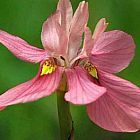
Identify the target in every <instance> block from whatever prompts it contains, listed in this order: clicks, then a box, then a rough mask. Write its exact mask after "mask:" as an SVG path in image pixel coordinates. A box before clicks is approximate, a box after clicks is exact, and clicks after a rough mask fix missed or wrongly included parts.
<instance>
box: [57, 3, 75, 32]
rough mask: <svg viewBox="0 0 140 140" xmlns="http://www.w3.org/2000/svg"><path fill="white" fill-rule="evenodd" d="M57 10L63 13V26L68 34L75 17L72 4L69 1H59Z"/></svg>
mask: <svg viewBox="0 0 140 140" xmlns="http://www.w3.org/2000/svg"><path fill="white" fill-rule="evenodd" d="M57 10H58V11H60V13H61V25H62V27H63V29H64V30H66V31H67V33H68V32H69V28H70V23H71V20H72V15H73V10H72V6H71V2H70V1H69V0H59V2H58V6H57Z"/></svg>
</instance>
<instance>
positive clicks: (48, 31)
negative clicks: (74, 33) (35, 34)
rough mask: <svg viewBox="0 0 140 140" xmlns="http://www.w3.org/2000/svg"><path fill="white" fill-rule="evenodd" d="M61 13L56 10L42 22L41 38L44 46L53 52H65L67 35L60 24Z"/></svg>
mask: <svg viewBox="0 0 140 140" xmlns="http://www.w3.org/2000/svg"><path fill="white" fill-rule="evenodd" d="M60 21H61V15H60V12H59V11H57V12H56V13H54V14H53V15H52V16H50V17H49V18H48V19H47V20H46V21H45V22H44V24H43V27H42V33H41V40H42V43H43V46H44V48H45V49H46V50H47V51H49V52H51V53H55V54H62V55H63V54H65V53H66V49H67V36H66V33H65V31H64V30H63V29H62V27H61V26H60Z"/></svg>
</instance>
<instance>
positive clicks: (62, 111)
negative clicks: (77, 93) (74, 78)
mask: <svg viewBox="0 0 140 140" xmlns="http://www.w3.org/2000/svg"><path fill="white" fill-rule="evenodd" d="M66 88H67V87H66V78H65V75H63V77H62V80H61V83H60V87H59V89H58V90H57V107H58V117H59V124H60V136H61V140H74V135H73V134H74V130H73V122H72V117H71V113H70V105H69V103H68V102H66V101H65V100H64V95H65V93H66Z"/></svg>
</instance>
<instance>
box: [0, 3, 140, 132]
mask: <svg viewBox="0 0 140 140" xmlns="http://www.w3.org/2000/svg"><path fill="white" fill-rule="evenodd" d="M87 21H88V4H87V3H86V2H81V3H80V4H79V7H78V8H77V10H76V12H75V14H74V15H73V11H72V6H71V3H70V1H69V0H60V1H59V3H58V6H57V11H56V12H55V13H54V14H53V15H52V16H50V17H49V18H48V19H47V20H46V21H45V22H44V24H43V27H42V33H41V40H42V44H43V46H44V49H39V48H36V47H33V46H31V45H29V44H28V43H27V42H25V41H24V40H22V39H20V38H19V37H16V36H13V35H10V34H8V33H6V32H4V31H0V42H1V43H2V44H3V45H5V46H6V47H7V48H8V49H9V50H10V51H11V52H12V53H13V54H14V55H15V56H16V57H18V58H20V59H22V60H24V61H27V62H31V63H40V68H39V72H38V74H37V76H36V77H35V78H33V79H32V80H30V81H28V82H25V83H23V84H21V85H18V86H17V87H15V88H12V89H10V90H8V91H7V92H5V93H4V94H2V95H1V96H0V107H1V108H5V107H6V106H9V105H12V104H17V103H25V102H31V101H34V100H37V99H40V98H42V97H45V96H48V95H50V94H52V93H53V92H54V91H55V90H57V88H58V87H59V84H60V81H61V77H62V74H65V75H66V77H67V84H68V91H67V92H66V94H65V100H66V101H68V102H71V103H73V104H77V105H87V112H88V115H89V117H90V119H91V120H92V121H93V122H95V123H96V124H98V125H99V126H101V127H102V128H105V129H107V130H111V131H118V132H123V131H126V132H127V131H128V132H130V131H137V130H138V129H139V127H140V110H139V109H140V90H139V88H138V87H136V86H135V85H133V84H132V83H130V82H128V81H126V80H123V79H121V78H118V77H116V76H114V75H112V74H113V73H117V72H119V71H121V70H123V69H124V68H126V67H127V66H128V65H129V63H130V61H131V60H132V58H133V56H134V50H135V44H134V42H133V39H132V37H131V36H130V35H128V34H126V33H124V32H122V31H118V30H115V31H109V32H104V31H105V29H106V27H107V23H106V21H105V19H101V20H100V21H99V22H98V24H97V26H96V28H95V31H94V34H93V36H92V35H91V31H90V30H89V28H88V27H86V25H87ZM83 32H85V39H84V43H83V48H81V45H82V35H83Z"/></svg>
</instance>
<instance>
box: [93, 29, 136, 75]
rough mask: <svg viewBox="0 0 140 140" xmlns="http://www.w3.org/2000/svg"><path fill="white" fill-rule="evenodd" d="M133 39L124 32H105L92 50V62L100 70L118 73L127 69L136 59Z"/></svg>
mask: <svg viewBox="0 0 140 140" xmlns="http://www.w3.org/2000/svg"><path fill="white" fill-rule="evenodd" d="M134 53H135V43H134V41H133V38H132V37H131V36H130V35H128V34H127V33H124V32H122V31H118V30H114V31H109V32H104V33H102V35H100V37H99V38H98V40H97V41H96V43H95V44H94V47H93V50H92V56H91V57H90V59H91V62H92V63H93V64H94V65H95V66H96V67H97V68H99V69H101V70H104V71H106V72H109V73H116V72H119V71H121V70H123V69H125V68H126V67H127V66H128V65H129V63H130V62H131V60H132V59H133V57H134Z"/></svg>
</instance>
